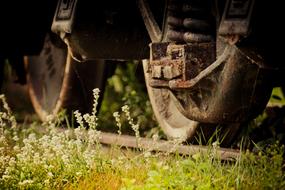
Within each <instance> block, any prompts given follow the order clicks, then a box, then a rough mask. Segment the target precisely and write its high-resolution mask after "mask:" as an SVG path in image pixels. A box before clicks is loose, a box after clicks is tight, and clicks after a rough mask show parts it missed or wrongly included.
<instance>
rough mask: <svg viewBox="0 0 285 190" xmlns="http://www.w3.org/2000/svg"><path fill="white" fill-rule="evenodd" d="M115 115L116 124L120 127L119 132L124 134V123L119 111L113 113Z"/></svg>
mask: <svg viewBox="0 0 285 190" xmlns="http://www.w3.org/2000/svg"><path fill="white" fill-rule="evenodd" d="M113 117H114V118H115V120H116V125H117V127H118V128H119V129H118V134H119V135H121V134H122V124H121V120H120V114H119V112H114V113H113Z"/></svg>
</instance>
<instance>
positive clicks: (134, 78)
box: [99, 62, 160, 136]
mask: <svg viewBox="0 0 285 190" xmlns="http://www.w3.org/2000/svg"><path fill="white" fill-rule="evenodd" d="M122 105H131V107H130V109H131V110H130V111H131V113H132V115H133V117H134V118H136V119H137V123H138V124H139V125H140V132H141V134H142V135H148V136H150V135H152V134H153V133H155V132H157V131H159V130H160V129H159V127H158V124H157V122H156V120H155V118H154V114H153V111H152V108H151V104H150V101H149V99H148V95H147V91H146V86H145V82H144V76H143V71H142V66H141V65H140V64H139V62H128V63H121V64H117V68H116V70H115V73H114V75H112V76H111V77H110V78H109V79H108V81H107V85H106V89H105V92H104V98H103V102H102V105H101V108H100V113H99V117H100V122H101V125H100V127H99V128H100V129H102V130H108V131H112V132H116V128H114V123H113V113H114V112H117V111H118V110H119V109H120V108H121V106H122ZM121 123H122V126H121V128H122V131H123V132H124V133H129V132H130V130H129V129H128V125H127V123H128V122H127V118H126V117H122V120H121Z"/></svg>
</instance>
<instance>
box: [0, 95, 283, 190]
mask: <svg viewBox="0 0 285 190" xmlns="http://www.w3.org/2000/svg"><path fill="white" fill-rule="evenodd" d="M94 95H95V97H96V96H97V95H96V93H94ZM1 98H2V99H1V100H2V101H3V102H2V107H1V111H0V116H1V117H0V189H130V190H131V189H152V190H156V189H157V190H160V189H285V175H284V159H283V156H284V155H283V154H284V146H283V145H280V144H279V143H278V142H276V143H274V144H272V145H268V146H267V148H264V149H260V150H259V151H258V152H257V154H253V153H250V152H243V153H242V154H241V157H240V158H239V159H238V160H236V161H231V162H226V161H222V160H220V159H219V158H217V156H216V151H217V149H219V147H218V146H217V143H210V145H209V151H208V153H207V154H201V153H197V154H195V155H192V156H183V155H178V154H171V153H170V152H166V153H159V152H157V153H153V152H150V151H148V150H144V151H137V150H125V149H123V148H122V147H112V148H111V149H109V150H106V149H105V148H104V147H102V146H101V145H100V144H99V143H98V133H100V131H98V130H97V127H98V126H97V124H98V122H97V120H98V119H99V120H100V118H97V117H96V116H95V113H92V114H90V115H85V116H81V114H80V113H78V112H77V114H76V120H77V122H78V124H77V125H79V127H78V128H76V129H68V130H66V131H65V132H59V131H58V128H60V126H58V123H57V122H56V121H57V118H51V120H50V121H48V122H47V123H44V124H43V125H44V127H45V128H46V131H40V130H39V129H38V128H36V126H28V127H24V126H20V125H18V124H16V123H15V118H14V116H13V115H12V113H11V111H10V109H9V107H8V105H7V104H6V103H5V99H4V97H3V96H1ZM96 99H97V98H95V103H94V105H95V107H96V101H97V100H96ZM93 111H94V110H93ZM94 112H96V111H94ZM118 115H121V116H122V115H125V116H124V118H125V119H126V120H127V123H129V124H130V125H131V128H133V130H135V133H136V134H137V133H138V131H137V130H138V129H137V126H138V123H137V122H135V121H134V119H132V117H131V115H132V114H131V113H130V110H129V109H128V108H127V107H126V106H125V107H124V111H122V112H118ZM87 125H89V129H88V130H87V129H86V126H87ZM117 125H118V123H117ZM114 126H116V123H115V120H114Z"/></svg>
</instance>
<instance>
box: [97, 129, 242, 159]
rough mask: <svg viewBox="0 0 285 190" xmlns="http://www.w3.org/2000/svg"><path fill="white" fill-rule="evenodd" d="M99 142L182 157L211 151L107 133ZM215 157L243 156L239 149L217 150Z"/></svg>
mask: <svg viewBox="0 0 285 190" xmlns="http://www.w3.org/2000/svg"><path fill="white" fill-rule="evenodd" d="M99 142H100V143H101V144H105V145H117V146H122V147H129V148H138V149H143V150H149V151H158V152H168V153H178V154H182V155H194V154H197V153H201V154H207V153H209V150H210V149H209V147H208V146H202V145H181V144H177V143H175V142H172V141H166V140H153V139H151V138H145V137H141V138H140V139H138V138H136V137H134V136H130V135H118V134H113V133H106V132H102V133H101V134H100V136H99ZM214 156H215V157H218V158H220V159H221V160H237V159H238V158H239V157H240V156H241V155H240V150H237V149H229V148H217V149H216V150H215V155H214Z"/></svg>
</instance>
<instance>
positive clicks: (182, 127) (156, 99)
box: [143, 60, 240, 146]
mask: <svg viewBox="0 0 285 190" xmlns="http://www.w3.org/2000/svg"><path fill="white" fill-rule="evenodd" d="M147 67H148V60H143V68H144V74H145V82H146V86H147V91H148V96H149V99H150V102H151V105H152V108H153V112H154V114H155V117H156V119H157V121H158V123H159V125H160V127H161V128H162V130H163V132H164V133H165V134H166V136H167V137H168V138H170V139H181V140H187V139H188V140H190V142H194V143H196V141H197V140H198V139H199V136H200V135H201V136H202V139H201V141H202V143H203V144H206V143H208V140H209V139H211V138H212V137H213V136H214V135H215V134H216V132H218V134H217V135H219V137H218V138H220V139H219V140H223V142H222V145H223V146H230V145H231V143H232V142H233V140H234V138H235V137H236V135H237V134H238V132H239V129H240V124H239V123H237V124H228V125H219V124H207V123H201V122H197V121H193V120H190V119H188V118H187V117H185V116H184V115H183V114H182V113H181V112H180V111H179V110H178V108H177V106H176V105H175V103H174V98H175V97H174V95H173V94H172V93H171V91H170V90H168V89H166V88H153V87H151V86H149V85H148V84H149V81H148V80H149V78H150V77H149V76H148V75H149V73H148V72H147ZM217 130H218V131H217ZM194 137H196V138H194ZM214 138H216V137H214ZM198 141H199V140H198ZM198 143H200V142H198Z"/></svg>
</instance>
